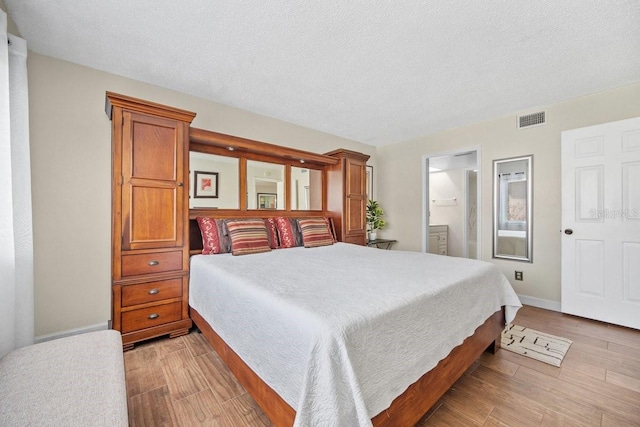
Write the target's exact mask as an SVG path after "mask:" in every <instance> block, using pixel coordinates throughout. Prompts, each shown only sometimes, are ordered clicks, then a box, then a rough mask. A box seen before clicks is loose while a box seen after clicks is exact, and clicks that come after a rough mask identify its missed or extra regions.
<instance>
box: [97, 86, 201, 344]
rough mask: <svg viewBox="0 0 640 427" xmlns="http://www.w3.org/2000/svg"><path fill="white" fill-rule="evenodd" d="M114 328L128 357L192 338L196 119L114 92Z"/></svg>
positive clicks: (110, 99)
mask: <svg viewBox="0 0 640 427" xmlns="http://www.w3.org/2000/svg"><path fill="white" fill-rule="evenodd" d="M106 98H107V99H106V112H107V115H108V116H109V118H110V119H111V122H112V291H113V292H112V296H113V300H112V327H113V329H116V330H119V331H120V332H121V333H122V341H123V346H124V349H125V350H127V349H131V348H133V346H134V343H136V342H138V341H142V340H145V339H148V338H153V337H157V336H161V335H166V334H169V335H170V336H171V337H176V336H180V335H183V334H186V333H188V331H189V328H190V327H191V319H190V318H189V298H188V293H189V247H188V243H189V238H188V231H189V230H188V215H189V200H188V197H189V193H188V187H187V185H188V177H189V171H188V167H186V165H187V164H188V156H189V125H190V123H191V121H192V120H193V118H194V117H195V113H191V112H189V111H184V110H179V109H176V108H172V107H167V106H164V105H160V104H155V103H149V102H146V101H142V100H139V99H136V98H131V97H128V96H123V95H119V94H115V93H111V92H107V95H106Z"/></svg>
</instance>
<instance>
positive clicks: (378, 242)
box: [367, 239, 397, 249]
mask: <svg viewBox="0 0 640 427" xmlns="http://www.w3.org/2000/svg"><path fill="white" fill-rule="evenodd" d="M395 242H397V240H389V239H375V240H367V246H375V247H376V248H378V249H391V246H392V245H393V244H394V243H395Z"/></svg>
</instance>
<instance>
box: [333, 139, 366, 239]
mask: <svg viewBox="0 0 640 427" xmlns="http://www.w3.org/2000/svg"><path fill="white" fill-rule="evenodd" d="M326 155H328V156H333V157H337V158H339V159H340V162H339V163H338V164H336V165H330V166H327V169H326V171H327V211H328V213H329V215H330V216H331V217H332V218H333V222H334V224H335V227H336V235H337V238H338V240H339V241H341V242H346V243H355V244H358V245H365V244H366V243H367V224H366V208H367V197H366V165H367V160H369V156H367V155H366V154H362V153H358V152H356V151H350V150H345V149H339V150H334V151H331V152H329V153H326Z"/></svg>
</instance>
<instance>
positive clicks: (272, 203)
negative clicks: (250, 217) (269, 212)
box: [258, 193, 277, 209]
mask: <svg viewBox="0 0 640 427" xmlns="http://www.w3.org/2000/svg"><path fill="white" fill-rule="evenodd" d="M276 197H277V195H276V193H258V209H275V208H276V200H277V199H276Z"/></svg>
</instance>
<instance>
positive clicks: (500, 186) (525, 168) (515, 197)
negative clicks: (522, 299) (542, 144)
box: [493, 156, 533, 262]
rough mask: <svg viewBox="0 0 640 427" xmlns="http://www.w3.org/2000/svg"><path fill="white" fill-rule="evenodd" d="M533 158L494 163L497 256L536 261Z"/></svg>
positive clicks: (494, 254)
mask: <svg viewBox="0 0 640 427" xmlns="http://www.w3.org/2000/svg"><path fill="white" fill-rule="evenodd" d="M532 171H533V156H522V157H514V158H510V159H502V160H494V161H493V257H494V258H506V259H511V260H516V261H525V262H533V235H532V230H533V179H532V178H533V173H532Z"/></svg>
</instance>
